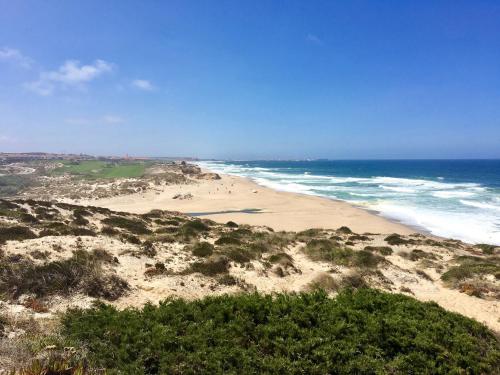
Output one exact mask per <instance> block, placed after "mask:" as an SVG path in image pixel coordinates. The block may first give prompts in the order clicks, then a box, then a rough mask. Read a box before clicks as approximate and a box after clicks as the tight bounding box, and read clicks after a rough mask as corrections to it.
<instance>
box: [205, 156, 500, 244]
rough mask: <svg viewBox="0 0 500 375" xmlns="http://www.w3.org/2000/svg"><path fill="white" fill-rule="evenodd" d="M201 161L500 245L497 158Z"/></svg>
mask: <svg viewBox="0 0 500 375" xmlns="http://www.w3.org/2000/svg"><path fill="white" fill-rule="evenodd" d="M199 164H200V166H202V167H205V168H208V169H211V170H213V171H216V172H220V173H226V174H231V175H236V176H243V177H248V178H250V179H252V180H253V181H255V182H256V183H258V184H260V185H262V186H267V187H270V188H273V189H276V190H281V191H288V192H294V193H301V194H310V195H317V196H322V197H326V198H331V199H336V200H342V201H346V202H349V203H352V204H354V205H356V206H359V207H362V208H365V209H368V210H373V211H375V212H377V213H378V214H379V215H381V216H384V217H386V218H389V219H391V220H396V221H399V222H402V223H404V224H407V225H411V226H413V227H416V228H420V229H421V230H424V231H427V232H430V233H432V234H434V235H437V236H443V237H449V238H455V239H459V240H462V241H465V242H470V243H489V244H495V245H500V160H369V161H368V160H310V161H266V160H262V161H202V162H200V163H199Z"/></svg>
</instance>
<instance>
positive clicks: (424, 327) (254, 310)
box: [62, 288, 500, 374]
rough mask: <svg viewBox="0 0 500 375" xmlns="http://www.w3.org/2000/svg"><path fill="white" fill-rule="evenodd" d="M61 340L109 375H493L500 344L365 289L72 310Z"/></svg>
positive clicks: (429, 306)
mask: <svg viewBox="0 0 500 375" xmlns="http://www.w3.org/2000/svg"><path fill="white" fill-rule="evenodd" d="M62 323H63V336H64V338H65V339H67V340H72V341H75V342H81V343H82V345H84V346H85V347H87V348H88V349H89V357H90V361H91V363H93V364H95V365H96V366H102V367H106V368H108V369H109V373H111V374H118V373H127V374H131V373H134V374H135V373H137V374H160V373H161V374H194V373H205V374H208V373H234V374H238V373H239V374H250V373H251V374H256V373H266V374H339V373H341V374H385V373H390V374H407V373H412V374H422V373H428V374H430V373H432V374H448V373H457V374H459V373H464V374H465V373H470V374H493V373H498V371H499V369H500V368H499V363H500V343H499V341H498V339H497V338H496V337H495V335H494V334H493V333H492V332H491V331H489V330H488V329H487V328H486V327H485V326H483V325H482V324H480V323H478V322H476V321H474V320H472V319H469V318H466V317H463V316H461V315H459V314H455V313H451V312H447V311H446V310H444V309H443V308H441V307H439V306H438V305H437V304H435V303H423V302H419V301H417V300H415V299H413V298H411V297H408V296H404V295H401V294H389V293H383V292H380V291H376V290H371V289H363V288H362V289H359V290H356V291H353V290H345V291H343V292H341V293H340V294H339V295H338V296H337V297H336V298H333V299H332V298H328V296H327V295H326V294H325V293H324V292H314V293H308V294H306V293H304V294H298V295H286V294H279V295H274V296H271V295H267V296H262V295H259V294H242V295H236V296H228V295H224V296H219V297H207V298H204V299H202V300H195V301H189V302H188V301H185V300H181V299H168V300H166V301H164V302H162V303H160V304H159V306H154V305H146V306H145V307H144V308H143V309H142V310H137V309H132V308H129V309H125V310H121V311H119V310H117V309H116V308H114V307H112V306H109V305H104V304H101V305H99V306H97V307H95V308H93V309H90V310H72V311H70V312H68V313H67V314H66V315H65V316H64V317H63V320H62Z"/></svg>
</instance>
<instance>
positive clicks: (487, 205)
mask: <svg viewBox="0 0 500 375" xmlns="http://www.w3.org/2000/svg"><path fill="white" fill-rule="evenodd" d="M460 203H462V204H465V205H466V206H471V207H477V208H485V209H487V210H497V211H500V206H496V205H494V204H491V203H484V202H476V201H468V200H465V199H460Z"/></svg>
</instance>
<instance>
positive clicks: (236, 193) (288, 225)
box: [78, 175, 415, 234]
mask: <svg viewBox="0 0 500 375" xmlns="http://www.w3.org/2000/svg"><path fill="white" fill-rule="evenodd" d="M188 193H190V194H192V195H193V197H192V198H191V199H182V200H181V199H172V197H173V196H174V195H176V194H183V195H184V194H188ZM78 203H79V204H90V205H96V206H101V207H107V208H110V209H113V210H118V211H127V212H132V213H145V212H148V211H149V210H151V209H162V210H172V211H180V212H184V213H203V214H204V215H203V216H202V217H204V218H209V219H212V220H215V221H217V222H227V221H229V220H232V221H235V222H237V223H244V224H251V225H267V226H269V227H271V228H273V229H275V230H293V231H299V230H304V229H308V228H329V229H336V228H338V227H340V226H343V225H345V226H348V227H349V228H351V229H352V230H354V231H355V232H359V233H363V232H372V233H393V232H397V233H401V234H409V233H413V232H415V230H414V229H412V228H409V227H406V226H404V225H402V224H398V223H394V222H391V221H389V220H386V219H384V218H382V217H379V216H377V215H375V214H372V213H370V212H368V211H365V210H363V209H360V208H356V207H354V206H351V205H350V204H348V203H345V202H340V201H334V200H331V199H327V198H321V197H315V196H309V195H302V194H295V193H288V192H279V191H275V190H272V189H269V188H265V187H262V186H259V185H257V184H255V183H254V182H252V181H250V180H248V179H245V178H241V177H236V176H229V175H223V176H222V179H220V180H210V181H205V180H202V181H199V182H197V183H196V184H190V185H172V186H164V187H159V188H158V189H157V190H152V191H148V192H146V193H138V194H133V195H127V196H121V197H114V198H105V199H100V200H85V201H80V202H78ZM248 209H255V210H259V211H258V212H255V213H245V212H241V211H242V210H248ZM227 211H229V212H227Z"/></svg>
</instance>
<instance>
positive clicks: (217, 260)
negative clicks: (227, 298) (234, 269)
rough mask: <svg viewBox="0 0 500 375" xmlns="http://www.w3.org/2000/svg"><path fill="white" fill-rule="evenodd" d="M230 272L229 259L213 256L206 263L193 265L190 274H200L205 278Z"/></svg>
mask: <svg viewBox="0 0 500 375" xmlns="http://www.w3.org/2000/svg"><path fill="white" fill-rule="evenodd" d="M228 270H229V259H228V258H227V257H225V256H220V255H212V256H211V257H210V258H208V259H207V260H205V261H204V262H196V263H193V264H192V265H191V267H190V269H189V270H188V272H189V271H190V272H199V273H201V274H203V275H205V276H215V275H218V274H221V273H226V272H228Z"/></svg>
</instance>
